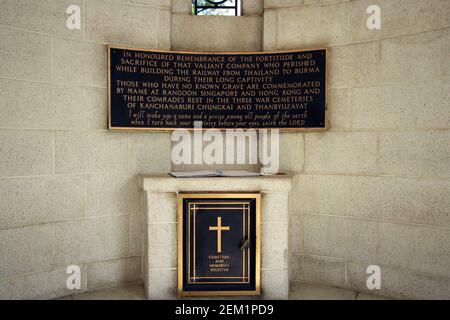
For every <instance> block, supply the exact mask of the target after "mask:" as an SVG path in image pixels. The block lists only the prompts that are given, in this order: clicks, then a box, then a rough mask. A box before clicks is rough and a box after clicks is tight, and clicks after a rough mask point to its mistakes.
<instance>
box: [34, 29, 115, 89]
mask: <svg viewBox="0 0 450 320" xmlns="http://www.w3.org/2000/svg"><path fill="white" fill-rule="evenodd" d="M52 41H53V68H52V70H53V80H54V81H56V82H57V83H63V84H71V85H83V86H99V87H106V74H107V72H106V48H105V47H104V46H103V45H100V44H95V43H88V42H78V41H72V40H65V39H59V38H55V39H53V40H52ZM35 51H38V50H36V49H35V48H33V53H35Z"/></svg>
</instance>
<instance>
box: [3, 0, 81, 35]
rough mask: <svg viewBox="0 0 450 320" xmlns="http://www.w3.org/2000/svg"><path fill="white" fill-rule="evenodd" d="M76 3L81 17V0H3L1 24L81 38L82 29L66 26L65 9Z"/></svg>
mask: <svg viewBox="0 0 450 320" xmlns="http://www.w3.org/2000/svg"><path fill="white" fill-rule="evenodd" d="M71 5H77V6H79V7H80V9H81V16H82V17H83V14H84V12H83V1H82V0H59V1H54V0H3V1H2V2H1V3H0V21H2V25H5V26H10V27H15V28H19V29H25V30H28V31H34V32H41V33H50V34H52V35H58V36H64V37H70V38H76V39H82V37H83V30H82V29H80V30H77V29H74V30H70V29H69V28H67V26H66V20H67V18H68V17H69V15H67V14H66V9H67V8H68V7H69V6H71Z"/></svg>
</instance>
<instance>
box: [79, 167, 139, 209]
mask: <svg viewBox="0 0 450 320" xmlns="http://www.w3.org/2000/svg"><path fill="white" fill-rule="evenodd" d="M86 183H87V199H86V216H103V215H121V214H122V215H123V214H139V213H140V212H141V206H140V205H141V203H140V201H139V189H138V185H137V181H136V177H135V176H134V175H133V176H116V175H114V176H113V175H88V176H87V177H86Z"/></svg>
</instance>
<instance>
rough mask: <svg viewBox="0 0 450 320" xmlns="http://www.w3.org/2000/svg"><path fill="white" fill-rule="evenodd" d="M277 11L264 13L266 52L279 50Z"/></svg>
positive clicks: (264, 43) (264, 46)
mask: <svg viewBox="0 0 450 320" xmlns="http://www.w3.org/2000/svg"><path fill="white" fill-rule="evenodd" d="M277 20H278V13H277V11H272V10H270V11H264V36H263V48H264V51H276V50H277Z"/></svg>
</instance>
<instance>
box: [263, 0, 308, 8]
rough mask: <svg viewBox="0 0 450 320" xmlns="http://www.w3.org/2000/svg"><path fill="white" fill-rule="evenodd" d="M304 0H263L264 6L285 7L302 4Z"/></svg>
mask: <svg viewBox="0 0 450 320" xmlns="http://www.w3.org/2000/svg"><path fill="white" fill-rule="evenodd" d="M304 3H305V0H264V8H265V9H272V8H286V7H300V6H303V5H304Z"/></svg>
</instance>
